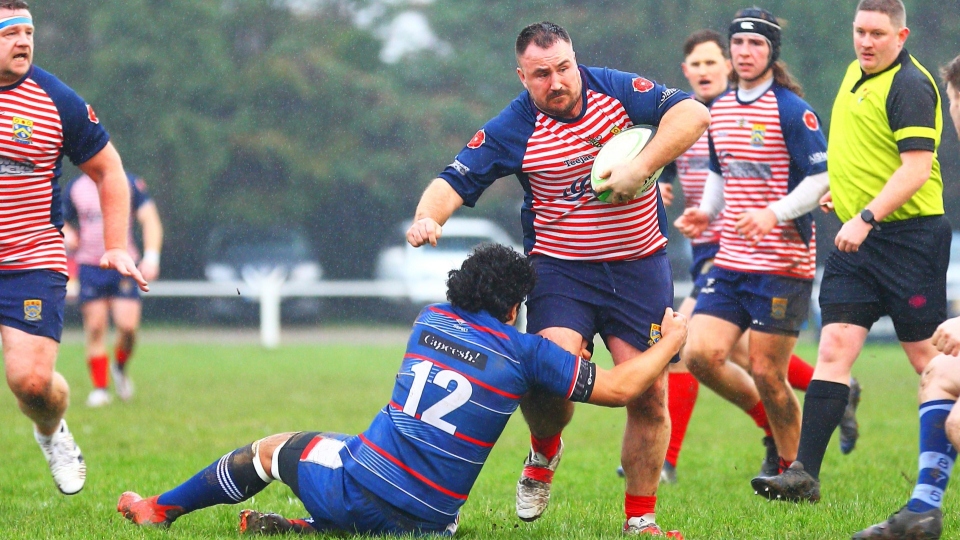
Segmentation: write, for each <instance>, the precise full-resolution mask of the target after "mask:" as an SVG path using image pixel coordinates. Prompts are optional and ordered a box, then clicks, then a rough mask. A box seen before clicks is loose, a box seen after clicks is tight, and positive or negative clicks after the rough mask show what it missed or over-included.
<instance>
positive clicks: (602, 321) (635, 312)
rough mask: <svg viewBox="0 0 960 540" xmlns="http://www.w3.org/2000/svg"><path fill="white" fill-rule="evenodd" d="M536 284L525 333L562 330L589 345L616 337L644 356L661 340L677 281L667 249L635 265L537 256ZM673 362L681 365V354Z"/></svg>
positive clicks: (534, 264)
mask: <svg viewBox="0 0 960 540" xmlns="http://www.w3.org/2000/svg"><path fill="white" fill-rule="evenodd" d="M530 260H531V261H532V262H533V266H534V268H535V269H536V271H537V285H536V286H535V287H534V289H533V292H531V293H530V297H529V298H528V299H527V331H528V332H530V333H536V332H539V331H541V330H543V329H544V328H552V327H561V328H569V329H571V330H575V331H577V332H578V333H579V334H580V335H581V336H583V338H584V339H586V340H587V343H593V337H594V336H595V335H597V334H600V336H601V337H602V338H603V340H604V343H606V341H607V338H608V337H610V336H615V337H618V338H620V339H622V340H623V341H626V342H627V343H629V344H630V345H633V346H634V347H636V348H637V349H638V350H640V351H645V350H647V349H649V348H650V347H651V346H652V345H653V344H654V343H656V342H657V341H659V339H660V323H661V322H663V313H664V310H666V309H667V308H668V307H672V306H673V276H672V273H671V271H670V260H669V259H668V258H667V253H666V251H665V250H661V251H659V252H657V253H655V254H653V255H651V256H649V257H646V258H643V259H637V260H635V261H614V262H584V261H567V260H561V259H555V258H553V257H546V256H543V255H534V256H532V257H530ZM673 361H679V355H678V356H677V357H676V358H674V360H673Z"/></svg>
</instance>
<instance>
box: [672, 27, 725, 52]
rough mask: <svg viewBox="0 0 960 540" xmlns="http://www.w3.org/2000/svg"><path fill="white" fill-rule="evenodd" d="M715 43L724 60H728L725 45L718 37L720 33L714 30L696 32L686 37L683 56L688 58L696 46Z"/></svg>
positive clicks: (720, 37)
mask: <svg viewBox="0 0 960 540" xmlns="http://www.w3.org/2000/svg"><path fill="white" fill-rule="evenodd" d="M710 42H713V43H716V44H717V47H720V52H721V53H723V57H724V58H729V57H730V55H729V54H728V53H727V43H726V42H725V41H724V40H723V36H721V35H720V32H717V31H716V30H709V29H704V30H697V31H696V32H694V33H692V34H690V35H689V36H687V40H686V41H684V42H683V56H684V58H686V57H687V56H690V53H692V52H693V50H694V49H696V48H697V45H702V44H704V43H710Z"/></svg>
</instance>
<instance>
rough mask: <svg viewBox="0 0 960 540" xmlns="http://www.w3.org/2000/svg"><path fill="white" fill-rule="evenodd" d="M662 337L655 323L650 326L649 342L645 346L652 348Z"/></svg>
mask: <svg viewBox="0 0 960 540" xmlns="http://www.w3.org/2000/svg"><path fill="white" fill-rule="evenodd" d="M661 337H663V334H662V333H661V332H660V325H659V324H656V323H651V324H650V341H648V342H647V345H650V346H651V347H653V344H654V343H656V342H658V341H660V338H661Z"/></svg>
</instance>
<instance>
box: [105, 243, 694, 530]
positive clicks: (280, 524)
mask: <svg viewBox="0 0 960 540" xmlns="http://www.w3.org/2000/svg"><path fill="white" fill-rule="evenodd" d="M535 281H536V275H535V272H534V269H533V265H532V264H531V261H529V260H528V259H526V258H525V257H523V256H522V255H520V254H518V253H516V252H515V251H513V250H512V249H511V248H509V247H506V246H501V245H492V244H488V245H484V246H481V247H479V248H477V249H476V250H475V251H474V252H473V253H472V254H471V255H470V256H469V257H468V258H467V259H466V260H465V261H464V262H463V265H462V267H461V268H460V269H458V270H453V271H451V272H450V278H449V280H448V282H447V298H448V299H449V301H450V303H449V304H434V305H431V306H428V307H426V308H424V310H423V311H422V312H421V313H420V316H419V317H418V318H417V320H416V322H415V323H414V325H413V331H412V332H411V334H410V339H409V341H408V344H407V351H406V354H404V357H403V361H402V363H401V366H400V371H399V373H398V374H397V375H396V385H395V386H394V390H393V396H392V397H391V399H390V401H389V403H388V404H387V405H386V406H384V407H383V409H382V410H381V411H380V414H378V415H377V417H376V418H374V420H373V422H372V424H371V425H370V427H369V428H368V429H367V430H366V431H364V432H363V433H361V434H359V435H356V436H347V435H341V434H333V433H320V432H298V433H282V434H278V435H272V436H269V437H266V438H264V439H260V440H258V441H255V442H253V443H252V444H249V445H247V446H244V447H242V448H239V449H237V450H236V451H234V452H231V453H229V454H227V455H225V456H223V457H222V458H220V459H219V460H217V461H215V462H213V463H212V464H211V465H210V466H209V467H207V468H206V469H204V470H202V471H200V472H199V473H197V474H196V475H195V476H194V477H193V478H191V479H189V480H187V481H186V482H185V483H183V484H181V485H180V486H178V487H176V488H174V489H172V490H170V491H167V492H166V493H163V494H161V495H159V496H154V497H149V498H147V499H143V498H141V497H140V496H139V495H137V494H135V493H131V492H127V493H124V494H123V495H122V496H121V497H120V501H119V502H118V505H117V510H118V511H119V512H121V513H122V514H123V515H124V516H125V517H126V518H127V519H129V520H131V521H133V522H134V523H136V524H138V525H159V526H168V525H170V524H171V523H173V521H174V520H176V519H177V518H179V517H180V516H182V515H184V514H186V513H188V512H192V511H194V510H199V509H200V508H205V507H208V506H213V505H215V504H235V503H239V502H241V501H244V500H247V499H249V498H250V497H252V496H254V495H256V494H257V493H258V492H260V490H262V489H263V488H265V487H266V486H267V484H269V483H270V482H272V481H273V480H280V481H281V482H283V483H285V484H287V485H288V486H289V487H290V489H291V490H292V491H293V493H294V494H295V495H296V496H297V497H298V498H299V499H300V500H301V501H302V502H303V504H304V506H305V507H306V509H307V511H308V512H309V513H310V517H309V518H307V519H304V520H288V519H286V518H283V517H280V516H277V515H275V514H261V513H259V512H252V511H244V512H242V513H241V521H240V529H241V531H248V532H278V531H285V530H296V531H300V532H308V531H340V532H345V533H350V534H410V533H414V534H429V533H436V534H443V533H446V534H453V533H454V532H455V531H456V530H457V525H458V521H459V518H460V507H461V506H463V504H464V503H465V502H466V500H467V496H468V495H469V493H470V490H471V488H472V487H473V484H474V482H475V481H476V479H477V475H479V474H480V469H481V468H482V467H483V464H484V462H485V461H486V459H487V457H488V456H489V455H490V451H491V450H492V448H493V446H494V443H496V441H497V439H498V438H499V436H500V434H501V433H502V431H503V429H504V427H505V426H506V424H507V420H508V419H509V418H510V415H511V414H512V413H513V412H514V411H516V409H517V407H518V406H519V404H520V399H521V396H523V395H524V394H526V393H527V392H528V391H529V390H530V389H531V388H532V387H533V386H538V387H540V388H542V389H544V390H545V391H547V392H549V393H550V394H552V395H555V396H558V397H559V398H561V399H566V400H572V401H578V402H588V403H593V404H596V405H605V406H618V407H622V406H624V405H626V404H627V403H629V402H631V401H632V400H633V399H635V398H636V397H637V396H639V395H640V394H642V393H643V392H644V391H646V390H647V388H649V387H650V385H652V384H653V383H654V382H655V381H656V380H658V378H659V377H660V373H661V372H662V371H663V369H664V368H665V367H666V365H667V363H668V362H669V361H670V359H671V358H673V357H674V356H675V355H676V354H677V352H678V351H679V350H680V347H681V346H682V345H683V341H684V339H685V336H686V319H685V318H684V317H683V316H682V315H679V314H675V313H673V310H671V309H670V308H667V309H666V311H665V314H664V316H663V320H662V322H661V333H662V336H661V338H660V340H659V341H658V342H657V343H656V344H655V345H652V346H651V347H650V348H649V349H648V350H646V351H645V352H643V353H637V354H636V355H635V356H634V357H632V358H630V359H628V360H626V361H624V362H621V363H620V364H619V365H617V366H616V367H614V368H613V369H611V370H609V371H608V370H604V369H602V368H598V367H597V366H596V364H593V363H591V362H589V361H588V360H587V359H586V358H585V357H584V356H586V352H584V356H577V355H574V354H571V353H569V352H567V351H564V350H563V349H562V348H560V346H558V345H556V344H554V343H553V342H551V341H549V340H547V339H544V338H543V337H541V336H537V335H534V334H523V333H520V332H518V331H517V330H516V329H515V328H514V327H513V326H512V323H513V322H514V320H515V319H516V316H517V310H518V309H519V306H520V302H522V301H523V299H524V298H525V297H526V296H527V294H529V293H530V291H531V290H533V287H534V283H535ZM673 537H674V538H682V536H679V535H674V536H673Z"/></svg>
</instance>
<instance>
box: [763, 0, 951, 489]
mask: <svg viewBox="0 0 960 540" xmlns="http://www.w3.org/2000/svg"><path fill="white" fill-rule="evenodd" d="M909 34H910V30H909V28H907V26H906V10H905V9H904V7H903V3H902V2H901V1H900V0H861V1H860V2H859V4H858V5H857V10H856V15H855V16H854V23H853V44H854V48H855V50H856V53H857V59H856V60H855V61H854V62H852V63H851V64H850V65H849V66H848V68H847V71H846V74H845V75H844V78H843V81H842V82H841V84H840V89H839V90H838V91H837V98H836V101H834V104H833V111H832V114H831V120H830V151H829V154H830V193H829V194H827V195H826V196H824V198H823V201H822V202H823V203H824V204H827V205H833V206H835V209H836V212H837V217H838V218H840V220H841V221H842V222H843V226H842V227H841V228H840V231H839V232H838V233H837V236H836V237H835V239H834V246H835V248H836V249H833V250H831V251H830V254H829V256H828V257H827V261H826V264H825V266H824V273H823V280H822V282H821V285H820V308H821V312H822V314H823V332H822V333H821V336H820V347H819V349H818V352H817V367H816V370H815V371H814V374H813V381H812V382H811V383H810V389H809V391H808V392H807V396H806V399H805V400H804V403H803V428H802V430H801V431H802V435H801V437H800V447H799V451H798V457H797V462H798V463H795V464H794V465H793V466H792V467H791V468H790V469H788V470H787V471H784V472H783V474H780V475H778V476H775V477H772V478H766V479H757V481H756V482H754V489H755V490H756V491H757V493H758V494H759V495H761V496H764V497H767V498H770V499H774V500H783V501H817V500H819V499H820V481H819V478H820V467H821V465H822V463H823V455H824V453H825V451H826V447H827V444H828V443H829V441H830V436H831V435H832V434H833V431H834V429H835V428H836V427H837V424H838V422H839V420H840V418H841V416H842V414H843V410H844V407H845V406H846V404H847V403H846V402H847V399H848V390H849V388H848V386H847V381H849V377H850V371H851V369H852V368H853V364H854V362H855V361H856V360H857V357H858V356H859V355H860V351H861V350H862V348H863V344H864V342H865V341H866V339H867V334H868V332H869V331H870V327H871V326H872V325H873V323H874V322H876V321H877V319H879V318H880V317H881V316H883V315H885V314H886V315H889V316H890V318H891V319H892V320H893V326H894V329H895V330H896V332H897V339H898V340H900V345H901V347H902V348H903V351H904V352H905V353H906V356H907V358H908V359H909V361H910V364H911V366H912V367H913V368H914V369H915V370H916V372H917V373H921V372H923V369H924V368H925V367H926V365H927V363H928V362H930V360H931V359H932V358H933V357H935V356H936V355H937V350H936V348H935V347H934V346H933V344H932V343H931V341H930V337H931V336H933V334H934V332H935V331H936V329H937V327H938V326H939V325H940V323H942V322H943V321H944V320H945V319H946V318H947V294H946V293H947V284H946V274H947V266H948V265H949V262H950V238H951V232H950V222H949V221H948V220H947V218H946V217H945V216H944V215H943V214H944V209H943V178H942V177H941V175H940V163H939V161H938V159H937V147H938V146H939V144H940V134H941V130H942V123H943V119H942V113H941V112H940V93H939V91H938V90H937V85H936V82H935V81H934V79H933V76H932V75H930V73H929V72H928V71H927V70H926V69H925V68H924V67H923V66H922V65H921V64H920V63H919V62H918V61H917V60H916V59H915V58H914V57H913V56H911V55H910V53H908V52H907V51H906V49H904V43H905V42H906V40H907V37H908V36H909Z"/></svg>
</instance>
